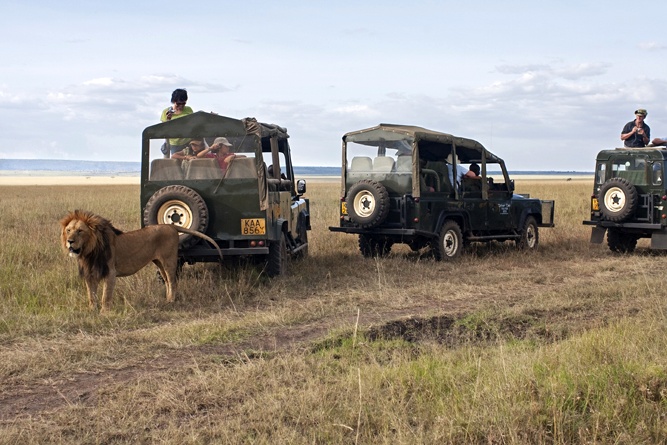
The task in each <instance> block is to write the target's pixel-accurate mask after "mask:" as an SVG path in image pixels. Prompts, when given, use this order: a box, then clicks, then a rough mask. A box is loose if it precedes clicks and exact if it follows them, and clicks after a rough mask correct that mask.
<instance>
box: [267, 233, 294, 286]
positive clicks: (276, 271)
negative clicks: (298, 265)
mask: <svg viewBox="0 0 667 445" xmlns="http://www.w3.org/2000/svg"><path fill="white" fill-rule="evenodd" d="M288 260H289V258H288V255H287V241H286V240H285V234H284V233H283V234H281V235H280V240H277V241H272V242H271V244H269V254H268V256H267V261H266V267H265V268H264V270H265V271H266V274H267V275H268V276H269V277H270V278H274V277H277V276H280V275H285V274H286V273H287V261H288Z"/></svg>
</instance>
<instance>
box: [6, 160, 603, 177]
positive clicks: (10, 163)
mask: <svg viewBox="0 0 667 445" xmlns="http://www.w3.org/2000/svg"><path fill="white" fill-rule="evenodd" d="M22 172H23V173H26V172H39V174H42V175H44V174H53V175H90V176H106V175H116V176H125V175H129V176H134V175H139V174H140V173H141V162H122V161H60V160H55V159H0V173H4V174H17V173H22ZM489 173H493V174H496V173H498V172H489ZM510 174H512V175H564V174H567V175H572V176H577V175H592V174H593V172H574V171H538V170H535V171H510ZM294 175H295V176H297V177H298V176H339V175H340V167H315V166H295V167H294Z"/></svg>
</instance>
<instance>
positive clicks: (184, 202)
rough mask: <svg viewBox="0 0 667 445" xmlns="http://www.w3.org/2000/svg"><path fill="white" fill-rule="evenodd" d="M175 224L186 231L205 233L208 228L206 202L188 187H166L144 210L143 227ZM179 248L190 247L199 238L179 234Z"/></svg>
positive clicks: (154, 195)
mask: <svg viewBox="0 0 667 445" xmlns="http://www.w3.org/2000/svg"><path fill="white" fill-rule="evenodd" d="M153 224H175V225H177V226H180V227H185V228H186V229H191V230H196V231H197V232H201V233H205V232H206V229H207V228H208V207H206V202H204V199H203V198H202V197H201V196H200V195H199V193H197V192H195V191H194V190H192V189H191V188H189V187H185V186H182V185H168V186H167V187H162V188H161V189H160V190H158V191H157V192H155V193H154V194H153V196H151V197H150V199H149V200H148V202H147V203H146V207H145V208H144V225H147V226H148V225H153ZM179 235H180V236H179V243H180V245H181V247H184V248H187V247H191V246H193V245H195V244H197V243H198V242H199V238H197V237H195V236H193V235H189V234H187V233H180V234H179Z"/></svg>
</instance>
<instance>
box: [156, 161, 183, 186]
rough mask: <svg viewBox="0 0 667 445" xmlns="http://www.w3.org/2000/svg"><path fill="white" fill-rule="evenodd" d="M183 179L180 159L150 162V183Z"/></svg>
mask: <svg viewBox="0 0 667 445" xmlns="http://www.w3.org/2000/svg"><path fill="white" fill-rule="evenodd" d="M174 179H177V180H182V179H183V169H182V168H181V160H180V159H171V158H170V159H154V160H153V161H152V162H151V176H150V180H151V181H172V180H174Z"/></svg>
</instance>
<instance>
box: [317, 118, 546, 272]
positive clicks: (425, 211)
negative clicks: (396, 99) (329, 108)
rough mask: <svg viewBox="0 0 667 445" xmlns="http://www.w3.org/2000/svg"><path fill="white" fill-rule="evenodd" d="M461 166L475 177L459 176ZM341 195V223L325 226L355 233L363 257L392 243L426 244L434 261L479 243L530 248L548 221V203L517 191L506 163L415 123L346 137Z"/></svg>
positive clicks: (415, 246) (380, 252)
mask: <svg viewBox="0 0 667 445" xmlns="http://www.w3.org/2000/svg"><path fill="white" fill-rule="evenodd" d="M464 163H465V164H471V163H476V164H477V165H478V166H479V167H480V169H481V172H480V174H479V176H478V177H476V178H469V177H463V178H462V177H461V175H460V173H459V171H461V170H462V166H461V164H464ZM467 170H468V168H465V169H463V172H466V171H467ZM453 172H457V173H456V174H454V173H453ZM340 196H341V204H340V226H338V227H330V228H329V229H330V230H332V231H334V232H343V233H350V234H356V235H358V236H359V249H360V250H361V253H362V254H363V255H364V256H374V255H386V254H388V253H389V252H390V249H391V247H392V245H393V244H395V243H405V244H408V245H409V246H410V247H411V248H412V249H413V250H415V251H418V250H420V249H422V248H424V247H431V248H432V249H433V251H434V253H435V257H436V258H437V259H440V260H446V259H451V258H455V257H457V256H459V255H460V253H461V251H462V249H463V246H464V245H465V244H467V243H470V242H477V241H482V242H486V241H492V240H495V241H506V240H513V241H515V242H516V245H517V246H518V247H519V248H522V249H535V248H537V246H538V241H539V235H538V227H553V226H554V201H541V200H539V199H531V198H529V197H528V196H526V195H517V194H515V193H514V181H513V180H511V179H510V177H509V174H508V173H507V169H506V168H505V163H504V161H503V160H502V159H501V158H499V157H498V156H496V155H494V154H493V153H491V152H490V151H488V150H486V149H485V148H484V146H482V144H480V143H479V142H477V141H474V140H472V139H466V138H461V137H455V136H452V135H450V134H446V133H440V132H437V131H431V130H427V129H424V128H421V127H414V126H405V125H392V124H380V125H379V126H377V127H373V128H368V129H365V130H360V131H354V132H350V133H347V134H345V135H344V136H343V166H342V178H341V193H340Z"/></svg>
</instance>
